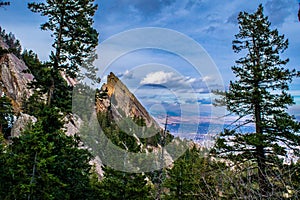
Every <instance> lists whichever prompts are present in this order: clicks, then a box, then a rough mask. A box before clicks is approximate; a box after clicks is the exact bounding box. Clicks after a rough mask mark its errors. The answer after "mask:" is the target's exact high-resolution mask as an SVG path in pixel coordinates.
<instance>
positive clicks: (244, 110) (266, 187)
mask: <svg viewBox="0 0 300 200" xmlns="http://www.w3.org/2000/svg"><path fill="white" fill-rule="evenodd" d="M238 22H239V33H238V34H237V35H236V36H235V37H236V40H234V41H233V50H234V52H236V53H240V52H244V53H245V56H244V57H241V58H240V59H239V60H237V61H236V66H234V67H232V70H233V73H234V74H235V75H236V77H237V80H236V81H233V82H230V86H229V90H228V91H226V92H221V91H216V93H217V94H219V95H224V98H223V99H219V100H217V105H225V106H226V107H227V109H228V111H229V112H230V113H232V114H234V115H235V116H237V117H238V119H237V120H236V123H235V124H233V128H232V129H225V130H224V132H223V133H221V135H220V137H219V138H218V140H217V142H216V153H218V154H219V156H221V157H225V158H226V159H230V160H232V161H234V162H235V164H239V165H242V164H243V163H246V162H247V163H248V165H249V164H250V165H251V166H249V167H251V168H252V169H255V173H254V174H253V176H255V177H256V178H252V179H251V181H252V183H253V186H255V184H257V185H258V191H257V193H256V195H258V196H256V197H255V198H271V197H270V196H269V195H271V193H272V192H271V190H275V191H278V192H280V188H281V189H283V190H284V187H283V185H280V186H278V187H279V188H276V187H277V186H276V181H275V178H276V177H275V176H274V173H272V172H271V171H272V169H276V168H278V164H279V163H280V162H281V161H280V159H279V158H280V156H286V153H287V151H286V150H287V149H293V150H295V153H296V154H297V153H298V152H299V149H298V148H297V146H299V144H300V137H299V136H298V135H297V134H296V133H297V132H299V129H300V124H299V122H297V121H295V118H294V117H293V116H290V115H289V114H288V113H287V108H288V106H290V105H292V104H293V103H294V102H293V98H292V97H291V95H290V94H288V93H287V91H288V89H289V83H291V82H292V79H293V77H296V76H299V72H297V71H296V70H289V69H285V68H284V66H285V65H286V64H287V62H288V59H281V58H280V53H282V52H283V51H284V50H286V49H287V47H288V40H285V39H284V35H279V33H278V31H277V30H276V29H275V30H272V29H271V24H270V22H269V21H268V18H267V17H265V16H264V14H263V7H262V5H260V6H259V7H258V10H257V11H256V12H255V13H253V14H248V13H246V12H241V13H240V14H239V17H238ZM247 124H248V125H249V124H250V125H253V126H254V127H255V131H253V132H243V131H240V129H241V128H242V127H243V126H244V125H247ZM256 180H257V182H256ZM253 198H254V197H253Z"/></svg>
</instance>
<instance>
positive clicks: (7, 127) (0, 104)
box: [0, 94, 14, 139]
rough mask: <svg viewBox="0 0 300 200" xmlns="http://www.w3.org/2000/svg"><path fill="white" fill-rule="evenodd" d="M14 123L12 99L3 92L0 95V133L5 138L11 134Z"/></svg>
mask: <svg viewBox="0 0 300 200" xmlns="http://www.w3.org/2000/svg"><path fill="white" fill-rule="evenodd" d="M13 123H14V113H13V108H12V105H11V101H10V99H9V98H8V97H7V96H6V95H5V94H3V95H2V96H1V97H0V134H2V135H3V136H4V138H6V139H7V138H8V137H9V136H10V132H11V128H12V126H13Z"/></svg>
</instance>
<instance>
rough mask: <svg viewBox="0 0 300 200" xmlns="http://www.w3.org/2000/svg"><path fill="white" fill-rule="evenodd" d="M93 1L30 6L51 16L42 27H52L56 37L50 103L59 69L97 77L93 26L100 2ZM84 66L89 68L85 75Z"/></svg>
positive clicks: (60, 1)
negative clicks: (94, 65) (94, 61)
mask: <svg viewBox="0 0 300 200" xmlns="http://www.w3.org/2000/svg"><path fill="white" fill-rule="evenodd" d="M93 2H94V1H93V0H80V1H76V0H59V1H51V0H47V1H46V3H29V4H28V8H29V9H30V10H31V11H33V12H37V13H40V14H41V15H42V16H46V17H48V21H47V22H46V23H44V24H42V25H41V29H42V30H49V31H51V32H52V36H54V37H55V39H54V43H53V45H52V46H53V47H54V49H55V51H54V52H53V51H52V52H51V55H50V66H49V68H50V75H51V76H50V82H51V84H50V87H49V88H48V94H47V103H48V105H50V104H51V103H52V99H53V98H54V97H53V93H54V90H55V87H57V86H56V79H57V78H58V77H59V73H58V72H64V73H66V75H67V76H69V77H71V78H75V77H77V78H79V76H82V75H85V76H88V77H93V78H95V74H94V73H95V71H96V69H95V68H94V67H93V65H92V62H93V60H94V59H95V58H96V55H95V47H96V46H97V45H98V32H97V31H96V30H95V29H94V28H93V27H92V25H93V18H92V17H93V16H94V14H95V11H96V10H97V5H94V4H93ZM80 67H84V68H86V72H83V73H85V74H81V73H80Z"/></svg>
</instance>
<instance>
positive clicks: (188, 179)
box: [164, 146, 225, 199]
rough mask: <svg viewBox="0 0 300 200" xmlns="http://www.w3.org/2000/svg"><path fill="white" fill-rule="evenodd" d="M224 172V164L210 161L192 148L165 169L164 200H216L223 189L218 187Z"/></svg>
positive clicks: (195, 148) (199, 150)
mask: <svg viewBox="0 0 300 200" xmlns="http://www.w3.org/2000/svg"><path fill="white" fill-rule="evenodd" d="M224 170H225V165H224V163H221V162H215V161H212V160H211V159H210V158H209V157H207V156H205V155H204V154H203V150H201V149H199V148H198V147H196V146H193V147H192V148H190V149H188V150H187V151H186V152H185V154H184V155H182V156H181V157H180V158H179V159H177V160H176V161H175V162H174V166H173V167H172V168H170V169H167V179H166V180H165V182H164V187H165V199H215V198H216V199H217V197H218V196H219V192H220V191H221V190H222V189H224V188H223V187H224V186H220V179H221V178H222V174H221V172H224Z"/></svg>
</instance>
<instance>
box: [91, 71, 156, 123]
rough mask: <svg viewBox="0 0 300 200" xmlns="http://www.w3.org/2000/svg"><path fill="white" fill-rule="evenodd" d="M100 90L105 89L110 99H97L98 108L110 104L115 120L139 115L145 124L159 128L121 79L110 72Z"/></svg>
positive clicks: (103, 108)
mask: <svg viewBox="0 0 300 200" xmlns="http://www.w3.org/2000/svg"><path fill="white" fill-rule="evenodd" d="M102 90H103V91H104V90H106V91H107V94H108V98H109V99H110V101H108V100H107V99H106V100H101V102H100V101H98V102H97V103H98V106H97V107H98V110H99V111H101V110H102V111H103V110H105V108H107V106H111V109H112V111H113V116H114V118H115V119H116V120H118V119H120V118H123V117H131V118H133V117H140V118H143V119H144V120H145V123H146V126H147V127H150V126H154V127H156V128H157V129H160V127H159V125H158V123H157V122H156V121H155V120H154V119H153V118H152V117H151V115H150V114H149V113H148V112H147V110H146V109H145V108H144V106H143V105H142V104H141V103H140V102H139V101H138V99H137V98H136V97H135V96H134V94H132V93H131V92H130V91H129V89H128V88H127V87H126V86H125V85H124V84H123V83H122V81H121V80H120V79H119V78H118V77H117V76H115V75H114V73H112V72H111V73H110V74H109V75H108V77H107V83H106V84H104V85H103V86H102Z"/></svg>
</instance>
